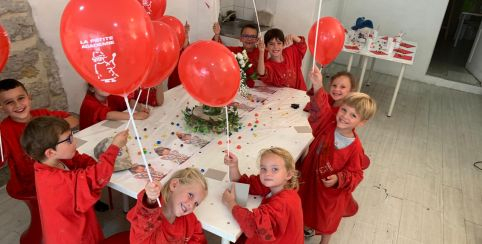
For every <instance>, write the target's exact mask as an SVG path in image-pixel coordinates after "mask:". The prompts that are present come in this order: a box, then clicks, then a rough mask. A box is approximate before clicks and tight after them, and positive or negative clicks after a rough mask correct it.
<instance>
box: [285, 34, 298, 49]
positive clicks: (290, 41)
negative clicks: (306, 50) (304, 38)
mask: <svg viewBox="0 0 482 244" xmlns="http://www.w3.org/2000/svg"><path fill="white" fill-rule="evenodd" d="M300 41H301V38H300V37H299V36H297V35H293V34H288V35H287V36H286V37H285V47H289V46H291V45H292V44H293V42H300Z"/></svg>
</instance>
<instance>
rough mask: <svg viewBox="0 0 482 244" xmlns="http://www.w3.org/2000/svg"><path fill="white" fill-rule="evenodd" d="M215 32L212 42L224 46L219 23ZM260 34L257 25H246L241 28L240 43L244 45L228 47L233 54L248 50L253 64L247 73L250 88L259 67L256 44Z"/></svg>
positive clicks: (215, 25) (214, 29) (215, 26)
mask: <svg viewBox="0 0 482 244" xmlns="http://www.w3.org/2000/svg"><path fill="white" fill-rule="evenodd" d="M213 32H214V37H213V39H212V40H213V41H216V42H219V43H221V44H223V45H224V43H223V41H222V40H221V26H220V25H219V23H218V22H216V23H214V25H213ZM258 34H259V33H258V28H257V27H256V26H255V25H253V24H245V25H244V26H243V27H242V28H241V33H240V37H239V41H240V42H241V43H242V44H243V46H242V47H239V46H226V47H227V48H228V49H229V50H230V51H231V52H233V53H241V52H242V51H243V50H246V54H247V55H248V59H249V62H250V63H251V64H252V66H251V68H249V69H248V70H247V72H246V75H247V77H248V80H247V81H246V84H247V85H248V86H249V87H254V81H253V79H252V78H251V76H252V75H253V74H254V73H255V72H256V71H257V67H258V60H259V50H258V48H257V47H256V43H257V42H258ZM266 55H267V54H266ZM266 55H264V57H263V58H266Z"/></svg>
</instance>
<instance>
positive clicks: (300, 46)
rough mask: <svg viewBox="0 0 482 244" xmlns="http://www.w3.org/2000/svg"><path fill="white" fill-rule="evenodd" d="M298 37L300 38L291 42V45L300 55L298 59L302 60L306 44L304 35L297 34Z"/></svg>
mask: <svg viewBox="0 0 482 244" xmlns="http://www.w3.org/2000/svg"><path fill="white" fill-rule="evenodd" d="M299 38H300V39H301V41H299V42H293V46H294V47H295V48H296V51H297V53H298V55H299V56H300V60H303V57H304V56H305V53H306V49H307V46H306V41H305V37H303V36H299Z"/></svg>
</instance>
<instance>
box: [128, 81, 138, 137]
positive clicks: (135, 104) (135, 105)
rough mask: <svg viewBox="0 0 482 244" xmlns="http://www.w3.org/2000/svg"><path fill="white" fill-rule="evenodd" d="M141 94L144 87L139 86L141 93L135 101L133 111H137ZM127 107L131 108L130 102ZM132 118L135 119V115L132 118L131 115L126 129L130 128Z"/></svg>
mask: <svg viewBox="0 0 482 244" xmlns="http://www.w3.org/2000/svg"><path fill="white" fill-rule="evenodd" d="M141 94H142V89H141V88H139V94H138V95H137V98H136V103H134V108H132V111H136V107H137V103H138V102H139V98H140V97H141ZM127 107H128V108H130V106H129V104H127ZM131 119H132V120H134V118H133V116H132V118H131V116H129V121H127V126H126V130H127V129H129V125H131Z"/></svg>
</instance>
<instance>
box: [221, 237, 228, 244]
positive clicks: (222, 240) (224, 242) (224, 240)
mask: <svg viewBox="0 0 482 244" xmlns="http://www.w3.org/2000/svg"><path fill="white" fill-rule="evenodd" d="M221 244H229V240H228V239H225V238H221Z"/></svg>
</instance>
